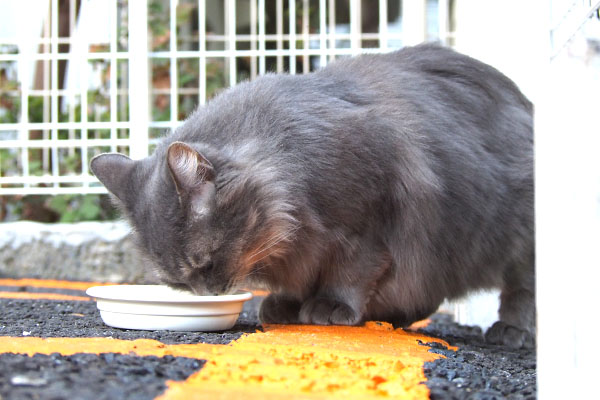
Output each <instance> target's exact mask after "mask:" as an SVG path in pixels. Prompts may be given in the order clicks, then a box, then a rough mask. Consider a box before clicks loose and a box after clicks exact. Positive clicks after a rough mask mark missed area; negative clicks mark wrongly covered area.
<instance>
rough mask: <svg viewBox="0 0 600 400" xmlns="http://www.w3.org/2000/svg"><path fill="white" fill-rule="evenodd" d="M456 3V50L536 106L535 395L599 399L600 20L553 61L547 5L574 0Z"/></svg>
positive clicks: (560, 5)
mask: <svg viewBox="0 0 600 400" xmlns="http://www.w3.org/2000/svg"><path fill="white" fill-rule="evenodd" d="M456 1H457V9H456V13H457V15H456V19H457V33H456V48H457V49H458V50H459V51H462V52H464V53H467V54H469V55H471V56H474V57H476V58H479V59H481V60H483V61H485V62H488V63H490V64H492V65H494V66H495V67H497V68H498V69H499V70H501V71H502V72H504V73H505V74H506V75H508V76H509V77H511V78H512V79H513V80H515V81H516V83H517V84H518V85H519V86H520V87H521V89H522V90H523V91H524V93H525V94H526V95H527V96H528V97H529V98H530V99H531V100H532V101H533V102H534V104H535V107H536V108H535V156H536V257H537V260H536V273H537V304H538V363H537V366H538V398H540V399H561V398H596V397H597V389H595V385H594V384H595V381H596V379H597V378H596V373H597V371H598V367H597V360H599V359H600V347H598V345H597V341H598V339H597V337H598V332H599V328H600V326H599V325H600V324H599V323H598V320H599V319H598V306H599V305H600V289H599V287H598V284H599V283H600V124H599V123H598V121H599V119H598V118H599V115H600V112H599V110H600V54H597V53H596V54H595V55H594V53H593V51H592V48H591V47H589V46H588V45H587V42H586V40H585V38H586V37H587V38H595V40H596V43H597V44H600V21H597V20H590V21H589V22H588V23H587V24H586V27H584V29H583V30H582V31H580V32H579V34H578V35H576V36H575V38H574V40H573V41H571V43H570V45H569V46H567V47H566V48H565V49H564V50H563V51H562V52H561V53H560V56H559V57H557V58H556V59H554V60H553V61H552V62H551V59H550V54H552V48H551V42H550V28H551V27H550V23H549V21H550V15H551V13H550V12H551V8H553V11H554V13H555V14H556V13H557V12H562V13H564V12H565V11H566V10H569V9H571V8H572V6H573V4H574V2H573V1H569V0H546V1H541V0H536V1H522V0H504V1H501V2H498V1H491V0H456ZM594 3H595V2H594ZM578 4H579V5H581V2H580V3H578ZM563 6H564V7H563ZM561 10H562V11H561ZM553 20H554V21H555V22H556V21H560V20H561V18H560V17H559V18H556V15H554V16H553ZM581 22H583V20H582V21H581ZM573 26H576V25H573ZM589 27H592V29H588V28H589ZM593 28H595V29H593Z"/></svg>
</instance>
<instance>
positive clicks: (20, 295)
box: [0, 292, 92, 301]
mask: <svg viewBox="0 0 600 400" xmlns="http://www.w3.org/2000/svg"><path fill="white" fill-rule="evenodd" d="M0 298H3V299H26V300H41V299H43V300H71V301H90V300H92V299H91V298H89V297H85V296H70V295H68V294H61V293H35V292H0Z"/></svg>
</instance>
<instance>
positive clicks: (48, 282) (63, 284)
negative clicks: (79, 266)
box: [0, 279, 114, 290]
mask: <svg viewBox="0 0 600 400" xmlns="http://www.w3.org/2000/svg"><path fill="white" fill-rule="evenodd" d="M106 285H114V283H101V282H76V281H60V280H52V279H0V286H30V287H38V288H40V287H41V288H54V289H72V290H87V289H88V288H90V287H92V286H106Z"/></svg>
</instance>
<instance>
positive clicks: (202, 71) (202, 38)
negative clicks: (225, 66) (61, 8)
mask: <svg viewBox="0 0 600 400" xmlns="http://www.w3.org/2000/svg"><path fill="white" fill-rule="evenodd" d="M198 49H199V50H200V55H199V57H200V63H199V64H198V68H199V71H198V81H199V83H198V85H199V87H200V88H199V96H200V99H199V100H200V105H204V104H206V0H198Z"/></svg>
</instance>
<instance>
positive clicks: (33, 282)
mask: <svg viewBox="0 0 600 400" xmlns="http://www.w3.org/2000/svg"><path fill="white" fill-rule="evenodd" d="M109 285H117V283H109V282H80V281H65V280H55V279H0V286H11V287H12V286H17V287H27V286H29V287H37V288H53V289H71V290H87V289H88V288H90V287H92V286H109ZM250 291H251V292H252V294H253V295H254V296H267V295H268V294H269V292H267V291H265V290H250Z"/></svg>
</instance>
